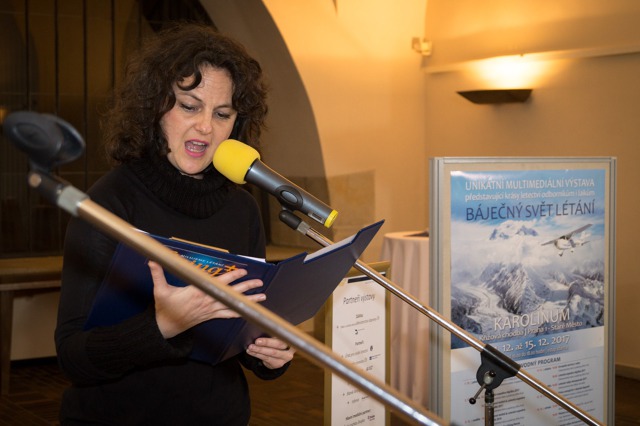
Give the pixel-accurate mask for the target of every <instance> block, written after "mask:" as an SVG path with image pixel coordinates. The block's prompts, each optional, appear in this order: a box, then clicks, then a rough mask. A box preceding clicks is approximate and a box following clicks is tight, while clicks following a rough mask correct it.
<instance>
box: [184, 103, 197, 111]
mask: <svg viewBox="0 0 640 426" xmlns="http://www.w3.org/2000/svg"><path fill="white" fill-rule="evenodd" d="M180 108H182V109H183V110H185V111H187V112H192V111H195V110H196V107H194V106H191V105H188V104H185V103H181V104H180Z"/></svg>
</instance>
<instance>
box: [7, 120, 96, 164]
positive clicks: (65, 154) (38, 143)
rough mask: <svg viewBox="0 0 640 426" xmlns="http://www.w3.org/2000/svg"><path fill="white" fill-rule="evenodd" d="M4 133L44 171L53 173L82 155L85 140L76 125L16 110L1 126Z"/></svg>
mask: <svg viewBox="0 0 640 426" xmlns="http://www.w3.org/2000/svg"><path fill="white" fill-rule="evenodd" d="M2 128H3V130H4V134H5V136H6V137H7V139H9V140H11V141H12V142H13V143H14V145H15V146H16V147H17V148H18V149H20V150H21V151H23V152H25V153H26V154H27V155H28V156H29V160H30V163H31V164H32V165H33V166H34V167H37V168H38V169H41V170H46V171H49V170H52V169H54V168H56V167H58V166H61V165H63V164H67V163H70V162H71V161H73V160H75V159H77V158H78V157H80V156H81V155H82V153H83V152H84V148H85V143H84V139H82V136H80V134H79V133H78V131H77V130H76V129H74V128H73V126H72V125H71V124H69V123H67V122H66V121H64V120H63V119H61V118H59V117H56V116H55V115H52V114H41V113H37V112H33V111H17V112H13V113H11V114H9V115H8V116H7V117H5V119H4V123H3V124H2Z"/></svg>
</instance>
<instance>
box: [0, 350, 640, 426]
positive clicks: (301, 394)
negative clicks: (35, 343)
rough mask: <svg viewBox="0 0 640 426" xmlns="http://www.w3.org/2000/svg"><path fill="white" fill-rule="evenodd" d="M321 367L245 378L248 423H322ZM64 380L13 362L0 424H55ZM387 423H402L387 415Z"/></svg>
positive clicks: (622, 389) (637, 394) (621, 397)
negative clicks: (273, 376) (275, 377)
mask: <svg viewBox="0 0 640 426" xmlns="http://www.w3.org/2000/svg"><path fill="white" fill-rule="evenodd" d="M323 377H324V375H323V372H322V370H321V369H320V368H319V367H316V366H315V365H313V364H312V363H310V362H309V361H307V360H305V359H304V358H302V357H298V356H296V359H295V360H294V363H293V364H292V366H291V369H290V370H289V371H288V372H287V374H286V375H285V376H283V377H282V378H280V379H278V380H275V381H271V382H264V381H260V380H254V379H251V378H249V379H250V380H249V381H250V386H251V389H252V400H253V406H252V410H253V419H252V421H251V426H280V425H283V426H284V425H287V426H289V425H300V424H304V426H316V425H317V426H322V425H323V418H324V402H323V393H324V387H323ZM66 386H67V381H66V379H65V378H64V377H63V376H62V375H61V374H60V371H59V370H58V367H57V364H56V362H55V359H50V358H48V359H40V360H32V361H17V362H13V364H12V373H11V390H10V393H9V395H7V396H4V397H0V426H9V425H10V426H17V425H19V426H52V425H57V424H58V422H57V415H58V404H59V401H60V395H61V392H62V390H63V389H64V388H65V387H66ZM615 417H616V425H617V426H631V425H640V382H639V381H635V380H631V379H627V378H624V377H618V378H617V379H616V414H615ZM391 426H405V423H404V422H403V421H401V420H400V419H398V418H396V417H395V416H392V418H391Z"/></svg>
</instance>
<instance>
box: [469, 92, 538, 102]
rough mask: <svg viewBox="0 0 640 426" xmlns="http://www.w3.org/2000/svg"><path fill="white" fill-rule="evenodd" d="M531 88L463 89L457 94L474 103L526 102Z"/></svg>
mask: <svg viewBox="0 0 640 426" xmlns="http://www.w3.org/2000/svg"><path fill="white" fill-rule="evenodd" d="M532 90H533V89H490V90H465V91H461V92H458V94H459V95H460V96H462V97H464V98H465V99H467V100H469V101H471V102H473V103H474V104H504V103H513V102H519V103H523V102H526V101H527V100H528V99H529V97H530V96H531V92H532Z"/></svg>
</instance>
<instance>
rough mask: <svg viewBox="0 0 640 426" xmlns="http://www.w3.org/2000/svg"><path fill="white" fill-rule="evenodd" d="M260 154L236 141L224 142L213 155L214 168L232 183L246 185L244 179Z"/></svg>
mask: <svg viewBox="0 0 640 426" xmlns="http://www.w3.org/2000/svg"><path fill="white" fill-rule="evenodd" d="M259 159H260V154H259V153H258V151H256V150H255V149H254V148H252V147H250V146H249V145H247V144H245V143H242V142H240V141H237V140H235V139H227V140H226V141H222V142H221V143H220V145H219V146H218V148H217V149H216V152H215V153H214V154H213V167H215V168H216V169H217V170H218V171H219V172H220V173H222V174H223V175H224V176H226V178H227V179H229V180H230V181H232V182H235V183H238V184H245V183H246V181H245V180H244V177H245V176H246V175H247V172H248V171H249V168H250V167H251V165H252V164H253V162H254V161H256V160H259Z"/></svg>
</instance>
